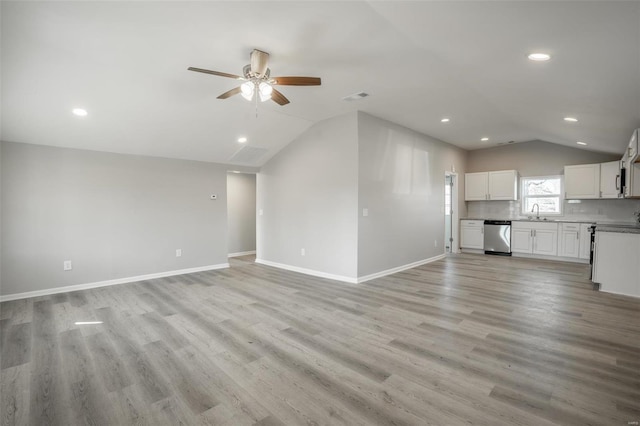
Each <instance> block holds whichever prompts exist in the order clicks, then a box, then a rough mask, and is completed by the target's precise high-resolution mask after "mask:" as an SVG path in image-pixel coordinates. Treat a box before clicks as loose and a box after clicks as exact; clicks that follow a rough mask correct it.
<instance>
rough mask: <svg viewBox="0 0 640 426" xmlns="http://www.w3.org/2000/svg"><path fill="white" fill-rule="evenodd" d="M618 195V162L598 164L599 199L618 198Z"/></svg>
mask: <svg viewBox="0 0 640 426" xmlns="http://www.w3.org/2000/svg"><path fill="white" fill-rule="evenodd" d="M619 193H620V162H619V161H611V162H609V163H602V164H600V198H618V194H619Z"/></svg>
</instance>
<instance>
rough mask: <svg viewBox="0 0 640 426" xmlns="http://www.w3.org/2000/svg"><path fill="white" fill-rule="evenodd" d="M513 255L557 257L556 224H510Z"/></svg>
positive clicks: (516, 222)
mask: <svg viewBox="0 0 640 426" xmlns="http://www.w3.org/2000/svg"><path fill="white" fill-rule="evenodd" d="M511 251H512V252H513V253H523V254H539V255H543V256H557V255H558V224H557V223H541V222H519V221H514V222H512V223H511Z"/></svg>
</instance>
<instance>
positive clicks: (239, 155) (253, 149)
mask: <svg viewBox="0 0 640 426" xmlns="http://www.w3.org/2000/svg"><path fill="white" fill-rule="evenodd" d="M267 151H269V150H268V149H265V148H259V147H257V146H250V145H245V146H243V147H242V148H240V149H239V150H238V151H236V153H235V154H233V155H232V156H231V158H229V161H230V162H231V163H236V164H255V163H256V162H257V161H258V160H260V159H261V158H262V157H263V156H264V154H266V153H267Z"/></svg>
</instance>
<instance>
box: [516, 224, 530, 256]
mask: <svg viewBox="0 0 640 426" xmlns="http://www.w3.org/2000/svg"><path fill="white" fill-rule="evenodd" d="M511 251H512V252H513V253H531V252H532V251H533V232H532V231H531V228H517V227H516V226H515V222H512V223H511Z"/></svg>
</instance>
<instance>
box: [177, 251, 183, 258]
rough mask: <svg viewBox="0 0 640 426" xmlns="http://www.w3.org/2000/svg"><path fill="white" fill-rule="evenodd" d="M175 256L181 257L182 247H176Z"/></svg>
mask: <svg viewBox="0 0 640 426" xmlns="http://www.w3.org/2000/svg"><path fill="white" fill-rule="evenodd" d="M176 257H182V249H176Z"/></svg>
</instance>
